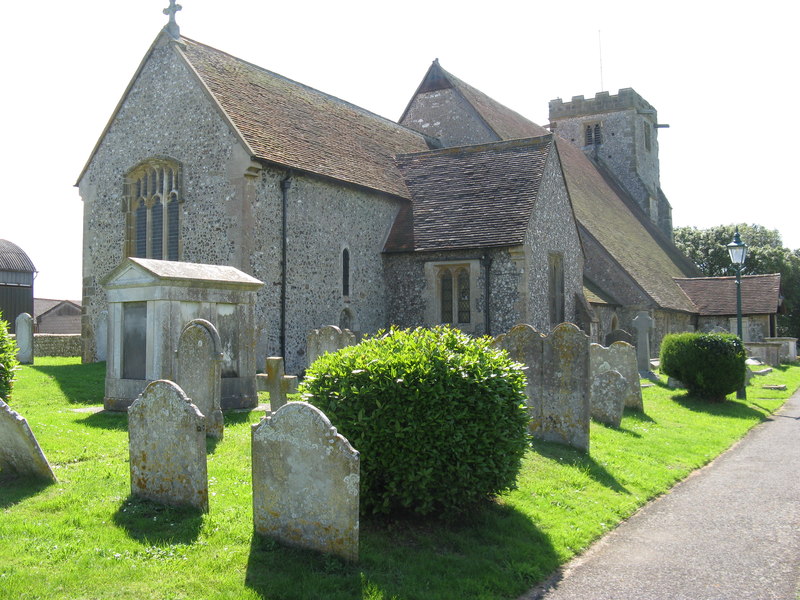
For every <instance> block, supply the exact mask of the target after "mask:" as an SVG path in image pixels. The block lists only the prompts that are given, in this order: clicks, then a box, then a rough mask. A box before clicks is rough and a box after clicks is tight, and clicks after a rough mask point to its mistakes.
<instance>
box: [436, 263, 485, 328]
mask: <svg viewBox="0 0 800 600" xmlns="http://www.w3.org/2000/svg"><path fill="white" fill-rule="evenodd" d="M464 270H466V273H467V276H468V278H469V281H468V288H467V289H468V290H469V321H459V310H458V275H459V273H463V272H464ZM445 273H450V274H451V275H452V282H453V294H452V316H453V318H452V322H451V323H450V324H451V325H453V326H454V327H458V328H460V329H464V330H466V331H471V330H472V328H473V327H474V326H475V325H476V323H477V316H478V315H477V310H476V300H477V298H478V296H479V290H478V276H479V275H480V260H477V259H463V260H441V261H429V262H426V263H425V279H426V283H427V288H428V290H429V293H428V294H427V295H426V296H427V299H426V305H427V309H426V317H427V318H426V321H427V324H428V325H438V324H442V323H443V319H442V276H443V275H444V274H445ZM463 312H464V311H463V310H462V316H463Z"/></svg>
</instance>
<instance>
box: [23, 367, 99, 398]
mask: <svg viewBox="0 0 800 600" xmlns="http://www.w3.org/2000/svg"><path fill="white" fill-rule="evenodd" d="M31 368H32V369H34V370H36V371H39V372H40V373H43V374H45V375H47V376H48V377H52V378H53V379H54V380H55V381H56V383H57V384H58V386H59V387H60V388H61V391H62V392H64V396H66V398H67V400H68V401H69V402H71V403H73V404H98V403H100V402H102V401H103V394H104V391H105V377H106V363H104V362H99V363H87V364H79V365H36V364H35V363H34V365H32V366H31Z"/></svg>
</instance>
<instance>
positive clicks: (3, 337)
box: [0, 312, 19, 403]
mask: <svg viewBox="0 0 800 600" xmlns="http://www.w3.org/2000/svg"><path fill="white" fill-rule="evenodd" d="M18 365H19V363H18V362H17V342H16V341H14V340H13V339H12V338H11V334H9V333H8V323H7V322H6V321H4V320H3V313H2V312H0V400H3V402H6V403H7V402H8V401H9V398H10V397H11V387H12V386H13V384H14V372H15V371H16V370H17V366H18Z"/></svg>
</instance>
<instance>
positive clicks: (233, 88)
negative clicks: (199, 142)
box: [177, 38, 429, 197]
mask: <svg viewBox="0 0 800 600" xmlns="http://www.w3.org/2000/svg"><path fill="white" fill-rule="evenodd" d="M177 47H178V48H180V52H181V54H182V55H183V56H184V57H185V58H186V60H187V62H188V63H189V65H191V67H192V68H193V69H194V71H195V72H196V73H197V75H198V76H199V77H200V79H201V80H202V82H203V84H204V85H205V86H206V87H207V89H208V90H209V92H210V93H211V96H212V98H213V100H214V101H215V102H216V103H218V105H219V106H220V108H221V109H222V110H223V111H224V114H225V115H227V117H228V119H229V120H230V121H231V122H232V124H233V125H234V126H235V127H236V129H237V130H238V131H239V133H240V135H241V136H242V137H243V139H244V141H245V142H246V144H247V146H249V148H250V149H251V151H252V154H253V156H254V157H255V158H257V159H261V160H264V161H268V162H271V163H276V164H278V165H282V166H286V167H290V168H293V169H298V170H301V171H306V172H309V173H315V174H318V175H323V176H325V177H330V178H333V179H337V180H340V181H345V182H348V183H352V184H356V185H359V186H363V187H367V188H370V189H374V190H378V191H381V192H386V193H388V194H393V195H395V196H400V197H407V196H408V194H407V191H406V188H405V185H404V184H403V180H402V177H401V176H400V173H399V172H398V171H397V168H396V167H395V165H394V162H393V158H394V156H395V155H396V154H401V153H409V152H420V151H425V150H428V149H429V145H428V143H427V141H426V138H425V136H423V135H422V134H420V133H417V132H415V131H412V130H410V129H407V128H405V127H403V126H401V125H398V124H397V123H393V122H392V121H389V120H388V119H384V118H383V117H380V116H378V115H376V114H374V113H371V112H369V111H366V110H364V109H363V108H359V107H357V106H355V105H353V104H349V103H347V102H345V101H343V100H340V99H338V98H335V97H333V96H329V95H328V94H324V93H322V92H320V91H317V90H315V89H313V88H310V87H307V86H305V85H302V84H300V83H297V82H296V81H292V80H291V79H287V78H285V77H282V76H280V75H278V74H276V73H273V72H271V71H267V70H266V69H262V68H261V67H257V66H256V65H253V64H250V63H248V62H245V61H243V60H240V59H238V58H235V57H233V56H231V55H229V54H226V53H224V52H221V51H219V50H216V49H214V48H211V47H209V46H205V45H203V44H200V43H198V42H195V41H193V40H190V39H188V38H181V44H180V45H178V46H177Z"/></svg>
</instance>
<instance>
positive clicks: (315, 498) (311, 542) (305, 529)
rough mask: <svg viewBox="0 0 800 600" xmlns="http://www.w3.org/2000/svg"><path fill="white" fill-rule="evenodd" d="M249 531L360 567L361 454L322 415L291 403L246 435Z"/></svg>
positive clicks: (303, 403) (315, 410) (311, 409)
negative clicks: (250, 489)
mask: <svg viewBox="0 0 800 600" xmlns="http://www.w3.org/2000/svg"><path fill="white" fill-rule="evenodd" d="M252 453H253V457H252V470H253V521H254V525H255V530H256V532H257V533H259V534H262V535H267V536H271V537H274V538H277V539H279V540H281V541H282V542H284V543H287V544H290V545H295V546H300V547H303V548H311V549H314V550H318V551H320V552H325V553H331V554H336V555H338V556H341V557H343V558H345V559H347V560H353V561H355V560H358V535H359V520H358V502H359V477H360V475H359V473H360V463H359V460H360V458H359V453H358V452H357V451H356V450H354V449H353V447H352V446H351V445H350V443H349V442H348V441H347V440H346V439H345V438H344V437H343V436H342V435H340V434H338V433H337V432H336V428H335V427H333V426H332V425H331V422H330V421H329V420H328V418H327V417H326V416H325V414H324V413H323V412H322V411H321V410H319V409H318V408H316V407H315V406H312V405H310V404H307V403H305V402H290V403H289V404H286V405H285V406H283V407H281V408H280V409H279V410H278V411H277V412H275V413H274V414H273V415H272V416H270V417H265V418H264V419H262V420H261V422H260V423H258V424H257V425H254V426H253V429H252Z"/></svg>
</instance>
